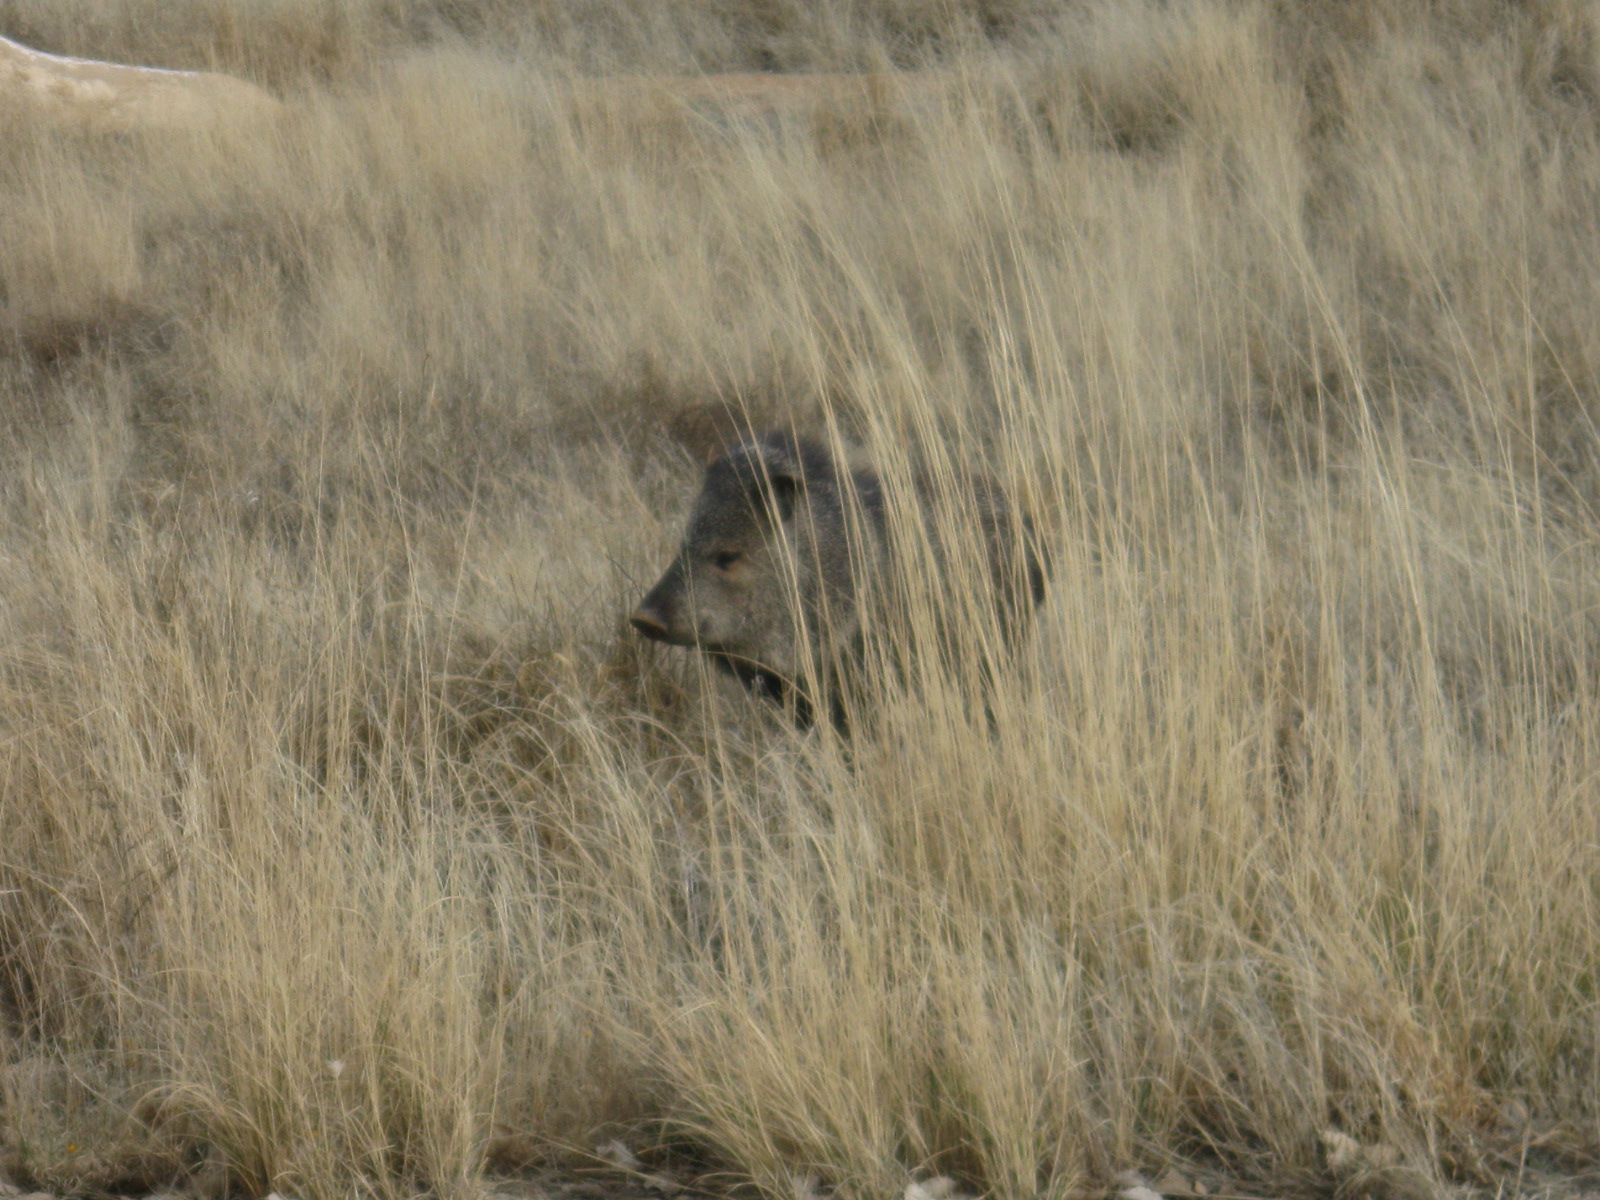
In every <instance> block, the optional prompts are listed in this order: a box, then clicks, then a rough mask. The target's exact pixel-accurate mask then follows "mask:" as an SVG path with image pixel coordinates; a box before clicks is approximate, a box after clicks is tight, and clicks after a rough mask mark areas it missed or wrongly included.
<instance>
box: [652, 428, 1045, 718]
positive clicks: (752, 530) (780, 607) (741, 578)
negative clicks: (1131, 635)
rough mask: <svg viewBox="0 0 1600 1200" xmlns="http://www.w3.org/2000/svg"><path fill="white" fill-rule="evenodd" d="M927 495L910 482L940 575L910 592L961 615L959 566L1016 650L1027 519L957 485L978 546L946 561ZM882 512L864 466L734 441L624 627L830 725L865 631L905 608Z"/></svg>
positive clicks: (789, 444)
mask: <svg viewBox="0 0 1600 1200" xmlns="http://www.w3.org/2000/svg"><path fill="white" fill-rule="evenodd" d="M937 495H938V492H937V490H936V489H934V488H933V487H932V486H931V485H930V484H929V483H927V482H926V481H921V482H919V483H918V484H917V485H916V486H915V497H914V505H915V507H914V509H912V511H914V512H916V513H917V514H918V515H919V516H920V517H921V525H922V531H923V532H924V533H925V535H926V540H925V541H924V542H923V545H925V546H927V547H929V548H931V556H932V563H933V567H932V571H931V572H930V571H923V572H920V574H921V575H923V576H927V575H930V574H931V575H936V576H945V577H943V578H934V579H932V581H931V582H930V583H929V584H927V585H924V586H923V587H922V588H921V589H919V590H920V591H921V592H922V594H923V595H924V596H927V595H928V593H929V592H930V591H936V592H938V593H940V594H935V595H932V596H929V597H928V598H929V600H930V603H931V607H932V608H933V610H934V611H935V613H936V619H937V620H938V621H945V620H947V619H950V618H951V617H954V618H955V619H959V618H960V614H962V613H963V612H965V613H967V614H969V615H970V614H971V613H972V612H973V611H974V610H973V609H972V608H971V606H965V607H963V606H962V605H958V604H952V603H950V602H949V600H950V597H949V595H948V593H949V591H950V589H951V588H952V587H955V586H958V582H957V580H956V579H954V578H950V577H949V576H951V575H953V574H955V572H954V571H952V570H951V567H952V564H953V563H954V562H956V561H957V560H958V559H959V560H960V562H961V563H962V564H963V565H966V566H967V567H968V568H969V570H968V571H966V572H962V573H961V574H962V581H961V583H960V584H959V586H964V587H970V586H971V584H970V583H967V582H966V581H967V580H972V581H973V582H975V583H977V584H978V585H979V586H980V587H981V588H982V589H985V593H984V595H983V596H981V597H979V598H978V599H979V603H980V604H981V605H987V606H988V609H989V611H990V612H991V613H992V614H993V616H994V617H995V619H996V620H997V622H998V624H997V626H996V628H998V630H999V631H1000V633H1001V634H1002V636H1003V637H1004V639H1005V640H1006V641H1007V642H1008V643H1012V644H1014V643H1015V641H1016V639H1017V637H1018V636H1019V634H1020V632H1021V631H1022V630H1023V629H1024V628H1025V627H1026V625H1027V623H1028V620H1029V618H1030V616H1031V615H1032V612H1033V610H1034V609H1035V608H1036V607H1037V606H1038V605H1039V603H1040V602H1041V601H1042V600H1043V599H1044V589H1045V562H1044V558H1043V555H1042V553H1041V551H1040V549H1039V546H1038V542H1037V539H1036V538H1035V536H1034V531H1033V526H1032V523H1031V522H1030V521H1029V519H1028V518H1027V516H1025V515H1023V514H1021V513H1019V512H1017V511H1016V510H1015V509H1014V508H1013V507H1012V505H1011V504H1010V502H1009V500H1008V499H1007V497H1006V495H1005V493H1004V492H1003V491H1002V490H1001V489H1000V488H999V486H998V485H997V484H995V483H994V482H993V481H992V480H989V479H986V478H982V477H973V478H968V479H966V480H964V481H963V483H962V485H961V488H960V491H959V493H958V496H957V497H956V498H957V499H958V501H959V502H960V503H962V504H967V505H970V516H971V517H972V518H973V519H971V520H970V521H969V522H968V525H970V527H971V528H972V529H973V530H974V533H975V534H976V537H977V538H978V539H980V540H981V541H982V545H981V546H978V547H975V548H973V549H974V552H973V553H969V554H966V555H956V554H952V553H950V549H951V548H950V547H949V545H948V541H949V534H948V527H949V525H950V523H949V522H941V521H939V520H937V519H936V514H935V513H934V511H933V508H934V506H935V504H936V496H937ZM889 507H890V505H889V498H888V497H887V496H886V495H885V489H884V482H883V480H882V479H881V478H880V477H879V475H878V473H877V472H876V471H875V470H873V469H872V468H870V467H866V466H857V465H851V464H850V463H847V462H841V461H840V460H839V459H838V458H836V457H835V455H834V454H833V452H832V451H831V450H830V449H829V448H828V447H827V446H826V445H824V444H823V443H821V442H818V441H814V440H812V439H809V438H803V437H798V436H795V435H794V434H790V433H782V432H777V433H768V434H765V435H763V436H761V437H759V438H755V439H752V440H749V441H745V442H743V443H741V444H739V445H737V446H735V447H734V448H733V449H731V450H729V451H728V452H727V453H725V454H724V455H723V456H722V457H721V458H718V459H717V460H716V461H715V462H713V463H712V464H711V465H710V467H708V468H707V470H706V477H705V483H704V485H703V486H702V488H701V490H700V495H699V497H698V498H697V499H696V500H695V502H694V508H693V510H692V511H691V512H690V514H689V523H688V528H687V529H686V531H685V533H684V538H683V544H682V546H681V548H680V549H679V551H678V555H677V557H676V558H675V559H674V560H673V561H672V564H671V565H670V566H669V567H668V568H667V571H666V574H664V575H663V576H662V577H661V580H660V582H658V583H657V584H656V585H655V587H653V588H652V589H650V593H649V595H647V596H645V598H644V599H643V600H642V601H640V603H639V607H638V608H637V609H636V610H635V611H634V613H633V616H632V618H631V620H632V622H633V626H634V628H635V629H637V630H638V631H639V632H640V633H641V634H643V635H644V636H645V637H647V638H652V639H654V640H655V641H660V642H666V643H668V644H669V645H674V646H694V647H698V648H699V649H700V650H702V651H704V652H705V653H707V654H709V655H710V656H711V657H712V659H713V661H715V662H716V663H717V665H718V666H719V667H721V668H722V669H724V670H726V671H727V672H729V673H730V674H732V675H733V676H734V677H736V678H737V679H739V680H740V681H741V682H742V683H744V684H745V685H746V686H747V687H748V688H750V689H751V690H752V691H753V692H755V693H756V694H758V695H762V696H766V697H768V698H771V699H773V700H777V701H780V702H783V703H785V704H787V705H789V706H791V708H792V711H793V712H794V715H795V718H796V720H797V721H798V722H799V723H800V724H801V725H802V726H804V725H809V724H810V723H811V721H812V719H813V714H814V712H815V710H816V707H817V704H818V702H821V703H822V704H823V705H824V706H825V707H826V708H827V710H828V711H829V713H830V715H831V716H832V718H833V720H834V723H835V724H836V725H837V726H838V727H839V728H841V729H843V728H845V727H846V725H847V710H848V703H847V700H846V695H847V693H848V691H849V690H850V687H851V686H852V684H853V682H854V680H855V677H857V676H858V675H859V674H860V672H861V666H862V661H861V660H862V658H863V655H864V651H865V637H864V634H865V631H866V629H867V628H868V627H869V626H877V627H879V628H882V627H883V623H884V621H885V619H886V618H887V619H890V620H892V619H893V618H892V615H891V614H892V613H893V612H894V611H895V609H896V608H898V609H899V611H900V612H902V613H905V612H906V611H908V605H909V604H911V603H913V601H912V598H911V596H910V595H909V592H910V591H911V590H912V589H913V588H915V587H916V585H915V584H914V583H911V582H910V581H911V580H914V579H915V578H917V577H918V575H919V572H918V571H916V570H914V569H908V566H907V563H906V561H905V559H907V558H908V557H909V556H910V552H911V549H912V547H910V546H909V545H908V546H907V548H906V550H907V553H906V554H902V553H900V552H899V551H898V548H897V546H896V537H895V532H894V527H893V524H892V523H891V521H890V519H889ZM957 524H958V525H959V522H958V523H957ZM907 540H908V541H909V540H910V539H907ZM973 564H977V569H976V570H972V569H970V568H971V567H972V565H973ZM942 632H943V634H945V635H947V634H948V632H949V631H948V630H944V631H942ZM944 640H946V641H948V637H945V638H944Z"/></svg>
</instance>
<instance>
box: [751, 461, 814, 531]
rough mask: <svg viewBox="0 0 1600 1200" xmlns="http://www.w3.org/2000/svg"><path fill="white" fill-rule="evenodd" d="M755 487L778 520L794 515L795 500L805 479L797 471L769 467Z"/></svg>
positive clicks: (784, 519) (803, 485) (785, 519)
mask: <svg viewBox="0 0 1600 1200" xmlns="http://www.w3.org/2000/svg"><path fill="white" fill-rule="evenodd" d="M756 487H757V488H758V489H759V490H760V491H761V492H762V494H763V496H764V497H765V498H766V501H767V506H768V508H769V509H770V510H771V511H772V512H774V513H776V514H777V517H778V520H779V521H787V520H788V519H789V518H790V517H792V516H794V506H795V501H796V500H798V499H799V497H800V492H801V490H802V489H803V488H804V487H805V481H804V480H803V479H802V478H801V477H800V475H799V474H798V473H797V472H794V471H790V470H787V469H785V468H782V467H778V468H772V467H769V468H768V469H767V471H766V472H765V473H764V475H763V476H762V477H761V478H759V479H758V480H757V481H756Z"/></svg>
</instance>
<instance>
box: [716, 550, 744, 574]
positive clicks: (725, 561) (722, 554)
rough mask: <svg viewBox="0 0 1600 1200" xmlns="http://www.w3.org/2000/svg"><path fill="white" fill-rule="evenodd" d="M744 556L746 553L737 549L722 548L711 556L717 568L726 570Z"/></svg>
mask: <svg viewBox="0 0 1600 1200" xmlns="http://www.w3.org/2000/svg"><path fill="white" fill-rule="evenodd" d="M743 557H744V555H742V554H740V553H739V552H738V551H737V550H722V551H719V552H718V553H716V554H713V555H712V556H711V561H712V563H713V564H714V565H715V566H716V568H717V570H719V571H726V570H727V569H728V568H729V567H731V566H733V564H734V563H736V562H738V561H739V560H740V559H741V558H743Z"/></svg>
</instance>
